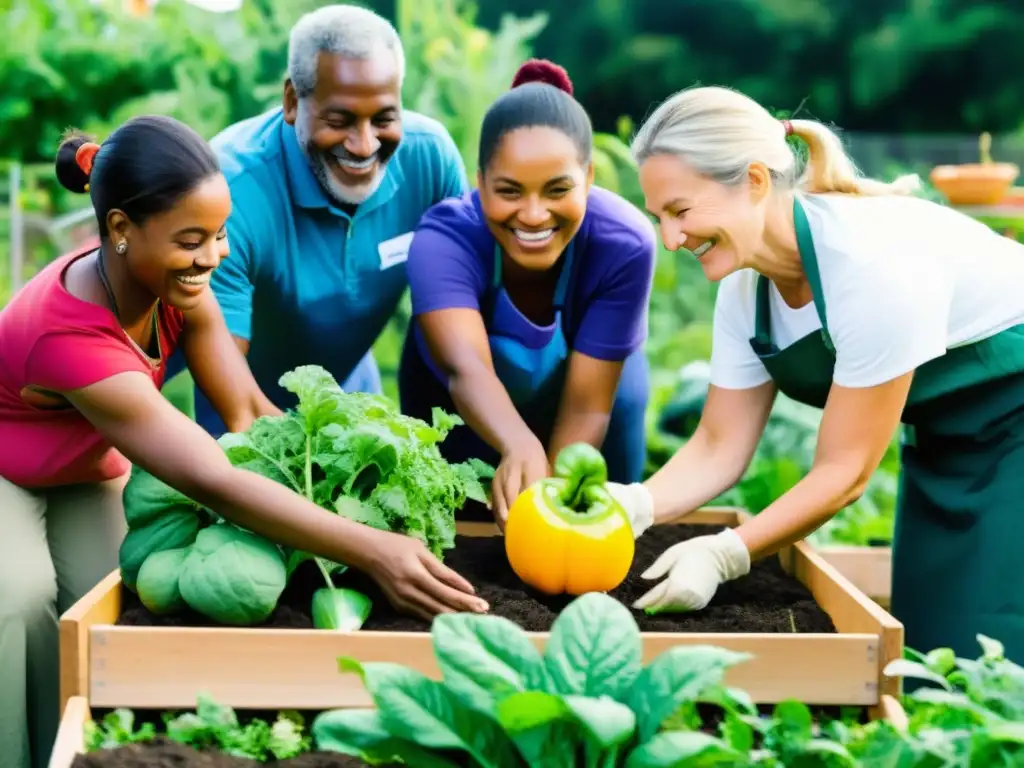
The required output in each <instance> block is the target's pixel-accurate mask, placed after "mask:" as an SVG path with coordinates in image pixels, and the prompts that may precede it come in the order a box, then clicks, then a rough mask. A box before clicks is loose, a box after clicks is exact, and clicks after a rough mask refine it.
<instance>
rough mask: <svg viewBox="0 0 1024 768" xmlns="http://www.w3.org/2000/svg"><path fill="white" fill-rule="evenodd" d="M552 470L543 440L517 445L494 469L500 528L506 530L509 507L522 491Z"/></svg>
mask: <svg viewBox="0 0 1024 768" xmlns="http://www.w3.org/2000/svg"><path fill="white" fill-rule="evenodd" d="M550 473H551V468H550V467H549V466H548V457H547V454H545V453H544V446H543V445H541V442H540V441H539V440H536V439H534V440H533V441H532V442H530V443H528V444H526V445H524V446H521V447H520V446H516V447H514V448H513V449H512V450H511V451H509V452H508V453H507V454H505V455H504V456H503V457H502V459H501V463H500V464H498V468H497V469H496V470H495V471H494V480H493V481H491V494H492V500H491V504H492V505H493V507H494V521H495V522H496V523H497V524H498V528H499V529H500V530H502V531H504V530H505V520H506V519H507V518H508V510H509V507H511V506H512V504H514V503H515V500H516V499H517V498H518V497H519V494H520V493H522V492H523V491H525V490H526V489H527V488H529V487H530V486H531V485H533V484H534V483H535V482H537V481H538V480H543V479H544V478H545V477H547V476H548V475H549V474H550Z"/></svg>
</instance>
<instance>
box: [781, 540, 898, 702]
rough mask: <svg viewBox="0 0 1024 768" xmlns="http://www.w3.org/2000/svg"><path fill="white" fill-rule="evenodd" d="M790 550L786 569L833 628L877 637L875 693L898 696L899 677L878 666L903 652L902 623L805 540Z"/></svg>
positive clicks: (880, 695)
mask: <svg viewBox="0 0 1024 768" xmlns="http://www.w3.org/2000/svg"><path fill="white" fill-rule="evenodd" d="M792 550H793V556H792V558H791V562H790V563H789V567H790V568H791V571H790V572H791V573H792V574H793V575H794V576H796V577H797V578H798V579H800V581H801V582H803V583H804V584H805V585H806V586H807V588H808V589H810V591H811V594H812V595H814V599H815V601H816V602H817V603H818V605H820V606H821V607H822V608H823V609H825V611H827V612H828V614H829V615H830V616H831V617H832V621H833V622H834V623H835V625H836V629H838V630H839V632H841V633H847V632H853V633H867V634H870V635H874V636H875V637H877V638H879V645H878V654H877V657H876V659H875V663H876V664H877V674H876V675H875V677H874V679H875V684H876V686H877V693H876V695H877V696H878V697H879V699H880V697H882V696H884V695H886V694H889V695H894V696H898V695H899V692H900V687H901V683H900V679H899V678H891V677H886V676H885V675H883V674H882V670H883V669H885V666H886V665H887V664H888V663H889V662H890V661H891V660H893V659H898V658H900V657H901V656H902V655H903V624H902V623H900V622H899V621H897V620H896V619H895V618H893V616H892V615H890V614H889V613H888V612H887V611H885V609H883V608H882V607H881V606H880V605H878V604H877V603H876V602H874V601H873V600H872V599H871V598H869V597H868V596H867V595H865V594H864V593H863V592H861V591H860V590H859V589H857V587H855V586H854V585H853V583H852V582H851V581H850V580H849V579H847V578H846V577H845V576H844V575H843V574H842V573H840V572H839V570H838V569H837V568H836V567H835V566H833V565H831V564H830V563H829V562H827V561H826V560H825V558H823V557H822V556H821V555H820V554H819V553H818V552H816V551H815V550H814V548H813V547H811V546H810V544H808V543H807V542H806V541H799V542H797V543H796V544H794V545H793V547H792ZM876 701H878V699H876Z"/></svg>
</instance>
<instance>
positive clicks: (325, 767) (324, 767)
mask: <svg viewBox="0 0 1024 768" xmlns="http://www.w3.org/2000/svg"><path fill="white" fill-rule="evenodd" d="M91 717H92V712H91V709H90V706H89V701H88V699H86V698H85V697H84V696H72V697H71V698H70V699H68V701H67V704H66V706H65V707H64V715H63V717H62V718H61V723H60V730H59V731H58V733H57V739H56V742H55V743H54V747H53V752H52V753H51V755H50V763H49V768H75V762H76V757H78V756H79V755H83V754H85V752H86V750H85V740H84V731H85V724H86V722H88V721H89V719H90V718H91ZM872 719H874V720H886V721H888V722H890V723H892V724H893V726H895V727H896V728H897V729H900V730H905V729H906V728H907V715H906V712H905V711H904V710H903V707H902V706H901V705H900V703H899V701H898V700H897V699H896V698H895V697H893V696H890V695H888V694H886V695H883V696H882V697H881V699H880V701H879V706H878V707H876V708H874V710H873V712H872ZM187 750H188V748H187V747H180V748H178V749H175V750H174V753H175V754H174V758H173V760H174V761H173V763H171V762H161V763H157V762H154V763H153V765H171V764H173V765H178V766H182V768H186V766H187V765H188V763H185V762H183V761H182V755H184V754H187ZM133 751H134V750H133ZM165 754H166V753H165ZM135 755H136V756H135V757H134V758H132V759H131V760H127V759H126V760H125V762H124V763H123V764H124V765H132V766H138V765H142V764H144V763H140V762H139V757H140V755H139V753H138V752H135ZM328 761H329V762H328ZM81 764H82V761H79V765H81ZM242 764H248V762H243V761H241V760H240V761H239V765H242ZM285 764H286V765H291V762H290V761H289V762H287V763H285ZM196 765H197V766H198V765H204V766H205V765H214V763H212V762H209V758H207V760H206V761H204V762H202V763H199V762H198V761H197V763H196ZM361 765H364V763H362V762H361V761H359V760H357V759H356V758H346V757H345V756H343V755H336V756H335V755H331V756H330V757H325V756H323V755H322V753H321V755H308V756H306V757H304V758H298V759H297V761H296V762H295V768H356V766H361Z"/></svg>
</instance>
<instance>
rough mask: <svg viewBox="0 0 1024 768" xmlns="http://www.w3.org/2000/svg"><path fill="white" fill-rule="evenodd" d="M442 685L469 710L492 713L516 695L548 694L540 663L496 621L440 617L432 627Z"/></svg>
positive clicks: (513, 628)
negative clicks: (510, 696) (496, 706)
mask: <svg viewBox="0 0 1024 768" xmlns="http://www.w3.org/2000/svg"><path fill="white" fill-rule="evenodd" d="M431 637H432V640H433V645H434V656H435V658H436V659H437V664H438V666H439V667H440V668H441V674H442V676H443V678H444V682H445V685H446V686H447V687H448V690H450V691H451V692H452V693H453V694H455V695H456V696H458V697H459V698H460V699H462V701H464V702H465V703H466V704H467V705H469V706H470V707H473V708H474V709H478V710H480V711H482V712H491V711H493V709H494V705H495V703H496V702H497V701H499V700H500V699H501V698H503V697H505V696H508V695H510V694H513V693H516V692H519V691H547V690H550V689H551V682H550V679H549V677H548V673H547V669H546V668H545V666H544V659H543V657H542V656H541V654H540V651H538V650H537V647H536V646H535V645H534V644H533V643H532V642H530V639H529V638H528V637H527V635H526V633H525V632H524V631H523V630H522V629H521V628H520V627H519V625H518V624H515V623H513V622H511V621H509V620H508V619H504V618H501V617H499V616H475V615H473V614H469V613H448V614H442V615H440V616H438V617H437V618H435V619H434V623H433V626H432V628H431Z"/></svg>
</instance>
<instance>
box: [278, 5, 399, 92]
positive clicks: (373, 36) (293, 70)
mask: <svg viewBox="0 0 1024 768" xmlns="http://www.w3.org/2000/svg"><path fill="white" fill-rule="evenodd" d="M381 49H384V50H388V51H391V52H392V53H393V54H394V56H395V63H396V64H397V65H398V77H399V84H401V82H402V80H404V79H405V53H404V51H403V50H402V41H401V40H400V39H399V37H398V31H397V30H396V29H395V28H394V26H392V24H391V22H389V21H388V20H387V19H385V18H384V17H382V16H379V15H377V14H376V13H374V12H373V11H370V10H367V9H366V8H361V7H359V6H357V5H327V6H324V7H323V8H318V9H317V10H315V11H311V12H310V13H307V14H306V15H305V16H303V17H302V18H301V19H299V20H298V22H296V24H295V26H294V27H292V31H291V36H290V38H289V41H288V77H289V78H290V79H291V81H292V85H293V86H294V87H295V93H296V94H297V95H298V97H299V98H300V99H301V98H304V97H306V96H308V95H309V94H310V93H312V92H313V89H314V88H316V68H317V62H318V60H319V58H320V54H321V53H327V54H332V55H335V56H341V57H344V58H347V59H368V58H369V57H370V56H372V55H374V54H375V53H378V52H380V51H381Z"/></svg>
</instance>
